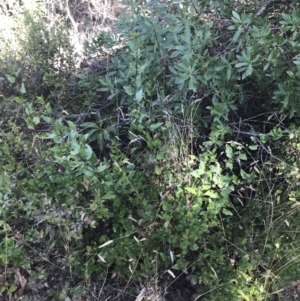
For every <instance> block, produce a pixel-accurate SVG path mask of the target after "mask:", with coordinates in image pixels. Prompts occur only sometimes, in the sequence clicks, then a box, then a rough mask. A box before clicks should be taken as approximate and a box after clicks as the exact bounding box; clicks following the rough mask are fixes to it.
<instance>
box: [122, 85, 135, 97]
mask: <svg viewBox="0 0 300 301" xmlns="http://www.w3.org/2000/svg"><path fill="white" fill-rule="evenodd" d="M123 88H124V90H125V92H126V93H127V94H128V95H129V96H132V95H133V94H134V89H133V88H132V87H131V86H123Z"/></svg>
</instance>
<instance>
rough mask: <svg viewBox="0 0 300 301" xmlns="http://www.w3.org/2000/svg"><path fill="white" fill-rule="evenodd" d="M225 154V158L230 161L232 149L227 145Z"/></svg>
mask: <svg viewBox="0 0 300 301" xmlns="http://www.w3.org/2000/svg"><path fill="white" fill-rule="evenodd" d="M225 153H226V156H227V158H229V159H231V158H232V155H233V151H232V147H231V146H230V145H229V144H226V147H225Z"/></svg>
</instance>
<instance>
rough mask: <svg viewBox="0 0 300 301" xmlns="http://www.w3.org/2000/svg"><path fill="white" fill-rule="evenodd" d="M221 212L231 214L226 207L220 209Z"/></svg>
mask: <svg viewBox="0 0 300 301" xmlns="http://www.w3.org/2000/svg"><path fill="white" fill-rule="evenodd" d="M222 213H223V214H225V215H233V214H232V212H231V211H229V210H227V209H226V208H223V209H222Z"/></svg>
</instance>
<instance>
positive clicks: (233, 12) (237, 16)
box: [232, 11, 242, 22]
mask: <svg viewBox="0 0 300 301" xmlns="http://www.w3.org/2000/svg"><path fill="white" fill-rule="evenodd" d="M232 15H233V16H234V18H235V19H237V20H238V21H240V22H242V20H241V17H240V15H239V14H238V13H237V12H235V11H232Z"/></svg>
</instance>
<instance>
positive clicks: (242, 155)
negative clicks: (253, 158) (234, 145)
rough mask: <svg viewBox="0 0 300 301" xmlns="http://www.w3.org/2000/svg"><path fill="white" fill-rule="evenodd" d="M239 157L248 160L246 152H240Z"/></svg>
mask: <svg viewBox="0 0 300 301" xmlns="http://www.w3.org/2000/svg"><path fill="white" fill-rule="evenodd" d="M239 159H240V160H244V161H246V160H247V156H246V154H239Z"/></svg>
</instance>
